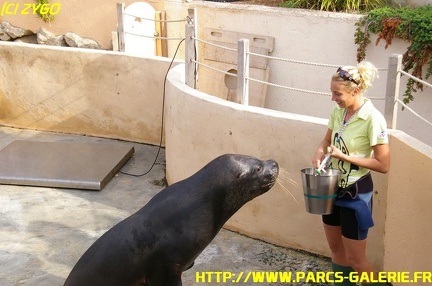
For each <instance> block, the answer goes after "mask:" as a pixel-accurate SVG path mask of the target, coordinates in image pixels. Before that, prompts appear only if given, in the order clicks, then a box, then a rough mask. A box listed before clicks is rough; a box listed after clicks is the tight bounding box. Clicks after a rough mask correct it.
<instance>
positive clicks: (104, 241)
mask: <svg viewBox="0 0 432 286" xmlns="http://www.w3.org/2000/svg"><path fill="white" fill-rule="evenodd" d="M278 173H279V167H278V164H277V163H276V162H275V161H274V160H267V161H262V160H259V159H257V158H254V157H250V156H244V155H233V154H226V155H222V156H220V157H218V158H216V159H214V160H213V161H211V162H210V163H208V164H207V165H206V166H205V167H203V168H202V169H201V170H199V171H198V172H197V173H195V174H194V175H192V176H191V177H189V178H187V179H185V180H182V181H179V182H177V183H175V184H173V185H171V186H169V187H167V188H165V189H164V190H162V191H161V192H159V193H158V194H156V195H155V196H154V197H153V198H152V199H151V200H150V201H149V202H148V203H147V204H146V205H145V206H144V207H143V208H141V209H140V210H139V211H137V212H136V213H135V214H133V215H131V216H129V217H127V218H126V219H124V220H123V221H121V222H119V223H118V224H117V225H115V226H114V227H112V228H111V229H110V230H108V231H107V232H106V233H104V234H103V235H102V236H101V237H100V238H99V239H98V240H96V242H95V243H93V245H91V246H90V248H89V249H88V250H87V251H86V252H85V253H84V254H83V256H82V257H81V258H80V259H79V260H78V262H77V263H76V265H75V266H74V268H73V269H72V271H71V273H70V274H69V276H68V278H67V279H66V282H65V284H64V285H65V286H83V285H84V286H86V285H91V286H97V285H101V286H102V285H103V286H109V285H119V286H126V285H146V286H152V285H153V286H171V285H173V286H174V285H176V286H178V285H182V281H181V275H182V272H183V271H185V270H186V269H188V268H190V267H192V265H193V263H194V260H195V258H197V257H198V255H199V254H200V253H201V252H202V251H203V250H204V248H205V247H206V246H207V245H208V244H209V243H210V242H211V241H212V240H213V238H214V237H215V236H216V235H217V233H218V232H219V230H220V229H221V228H222V226H223V225H224V224H225V222H226V221H227V220H228V219H229V218H230V217H231V216H232V215H233V214H234V213H235V212H236V211H238V210H239V209H240V208H241V207H242V206H243V205H244V204H245V203H247V202H248V201H250V200H252V199H254V198H255V197H257V196H259V195H262V194H263V193H265V192H267V191H268V190H269V189H270V188H271V187H273V185H274V183H275V181H276V178H277V176H278Z"/></svg>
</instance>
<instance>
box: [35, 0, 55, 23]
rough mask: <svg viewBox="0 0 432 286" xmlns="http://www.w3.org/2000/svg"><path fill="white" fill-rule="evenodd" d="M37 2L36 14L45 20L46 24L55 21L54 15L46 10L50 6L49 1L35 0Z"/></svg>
mask: <svg viewBox="0 0 432 286" xmlns="http://www.w3.org/2000/svg"><path fill="white" fill-rule="evenodd" d="M35 2H36V14H38V15H39V17H41V18H42V20H44V22H50V21H52V20H54V15H52V14H51V12H50V11H49V10H47V9H46V7H47V5H49V2H48V0H35Z"/></svg>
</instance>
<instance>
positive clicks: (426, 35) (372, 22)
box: [355, 5, 432, 103]
mask: <svg viewBox="0 0 432 286" xmlns="http://www.w3.org/2000/svg"><path fill="white" fill-rule="evenodd" d="M356 26H357V28H356V33H355V43H356V44H357V45H358V48H357V61H359V62H360V61H361V60H363V59H364V58H365V56H366V48H367V46H368V45H369V43H370V42H371V40H370V34H369V32H371V33H374V34H378V38H377V40H376V43H375V44H376V45H378V43H379V42H380V41H381V40H384V41H385V43H386V44H385V48H387V47H388V46H389V45H391V43H392V40H393V39H394V38H399V39H402V40H404V41H407V42H409V43H410V46H409V47H408V49H407V51H406V52H405V53H404V54H403V57H402V65H403V70H404V71H405V72H410V73H411V74H412V75H413V76H415V77H417V78H420V79H422V75H423V67H424V66H425V65H426V66H427V70H426V76H425V77H426V79H427V78H429V77H430V76H431V75H432V5H429V6H419V7H415V8H409V7H402V8H390V7H386V8H380V9H375V10H373V11H371V12H370V13H369V14H368V15H367V16H366V17H363V18H362V19H360V20H359V21H358V22H357V23H356ZM417 90H423V84H422V83H420V82H418V81H415V80H413V79H411V78H409V79H408V82H407V86H406V90H405V93H404V99H403V101H404V103H409V102H410V101H412V100H413V99H414V98H413V96H412V92H416V91H417Z"/></svg>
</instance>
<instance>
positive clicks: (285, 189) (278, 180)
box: [276, 178, 300, 205]
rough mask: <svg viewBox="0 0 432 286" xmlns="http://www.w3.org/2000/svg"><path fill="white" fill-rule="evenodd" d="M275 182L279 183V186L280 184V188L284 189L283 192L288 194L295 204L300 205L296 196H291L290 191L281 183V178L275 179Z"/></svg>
mask: <svg viewBox="0 0 432 286" xmlns="http://www.w3.org/2000/svg"><path fill="white" fill-rule="evenodd" d="M276 182H277V183H278V184H279V186H281V188H282V189H283V190H284V192H285V193H286V194H288V195H290V196H291V197H292V198H293V199H294V201H295V202H296V203H297V205H300V204H299V203H298V201H297V200H296V198H295V197H294V196H293V194H291V192H290V191H289V190H288V189H287V188H286V187H285V186H284V185H283V184H282V182H281V180H280V179H279V178H277V179H276Z"/></svg>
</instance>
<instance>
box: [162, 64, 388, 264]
mask: <svg viewBox="0 0 432 286" xmlns="http://www.w3.org/2000/svg"><path fill="white" fill-rule="evenodd" d="M181 66H182V65H179V66H178V67H176V68H174V69H173V70H171V71H170V73H169V77H168V86H167V94H166V107H165V136H166V137H165V138H166V141H165V143H166V159H167V179H168V181H169V182H170V183H173V182H176V181H179V180H181V179H184V178H186V177H188V176H190V175H192V174H193V173H194V172H196V171H197V170H198V169H200V168H201V167H202V166H204V165H205V164H206V163H207V162H209V161H210V160H212V159H213V158H215V157H217V156H218V155H221V154H224V153H240V154H247V155H253V156H256V157H258V158H261V159H269V158H273V159H275V160H277V162H278V163H279V166H280V167H281V174H280V176H279V181H280V182H281V184H282V185H283V186H284V187H286V188H287V189H288V191H289V192H290V193H291V195H289V194H288V193H286V192H285V191H284V189H283V188H282V187H281V186H280V185H279V184H276V185H275V187H274V188H273V189H272V190H270V191H269V192H268V193H266V194H264V195H262V196H261V197H258V198H257V199H255V200H253V201H251V202H249V203H248V204H246V205H245V206H244V207H243V208H242V209H241V210H240V211H239V212H238V213H237V214H235V215H234V216H233V217H232V219H230V220H229V221H228V223H227V224H226V227H227V228H229V229H232V230H235V231H239V232H241V233H244V234H246V235H248V236H252V237H255V238H259V239H263V240H266V241H269V242H272V243H275V244H278V245H283V246H289V247H294V248H299V249H304V250H307V251H310V252H314V253H319V254H324V255H328V254H329V253H328V247H327V245H326V242H325V237H324V233H323V230H322V225H321V217H320V216H317V215H312V214H308V213H306V211H305V206H304V200H303V190H302V184H301V177H300V170H301V169H302V168H305V167H309V166H310V160H311V158H312V154H313V152H314V151H315V149H316V147H317V146H318V144H319V142H320V141H321V140H322V138H323V136H324V133H325V131H326V123H327V121H326V120H323V119H319V118H314V117H308V116H302V115H295V114H290V113H283V112H278V111H271V110H267V109H263V108H259V107H253V106H243V105H239V104H235V103H231V102H227V101H224V100H221V99H219V98H217V97H214V96H210V95H207V94H204V93H202V92H199V91H196V90H194V89H191V88H189V87H187V86H185V85H184V83H183V79H182V77H183V69H182V67H181ZM380 179H381V180H382V188H383V189H385V188H386V183H385V180H386V179H385V177H381V178H380ZM384 193H385V192H382V194H384ZM292 196H293V197H294V198H295V200H297V202H298V204H297V203H296V201H295V200H294V198H293V197H292ZM377 196H381V192H379V195H377ZM384 201H385V200H382V202H384ZM382 224H383V221H378V222H377V227H376V228H375V230H374V231H375V232H378V233H379V235H378V236H377V238H376V239H374V241H373V242H372V244H371V245H374V246H375V247H377V249H375V250H372V251H373V252H374V254H373V255H372V259H373V260H374V261H375V262H376V263H377V264H381V263H382V261H381V260H380V259H381V255H380V252H381V251H380V250H379V249H381V248H382V236H383V233H382V228H383V227H382Z"/></svg>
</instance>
